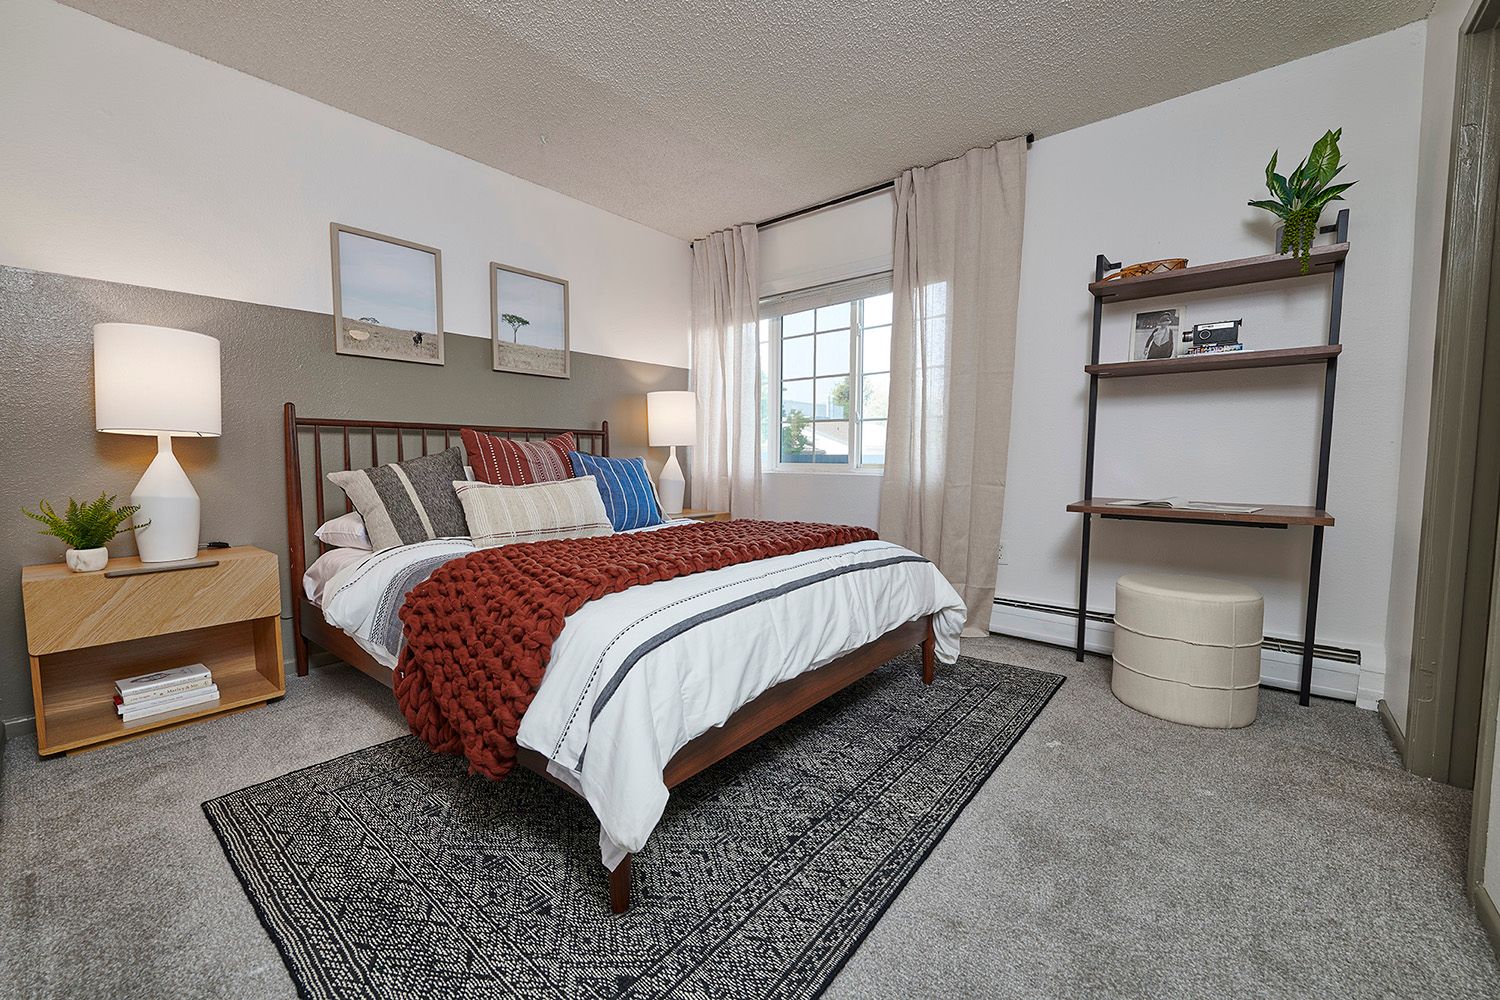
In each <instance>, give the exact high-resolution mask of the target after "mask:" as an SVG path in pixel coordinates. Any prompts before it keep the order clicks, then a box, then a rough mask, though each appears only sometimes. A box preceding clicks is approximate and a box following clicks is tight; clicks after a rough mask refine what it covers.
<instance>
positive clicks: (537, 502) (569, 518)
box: [453, 476, 614, 549]
mask: <svg viewBox="0 0 1500 1000" xmlns="http://www.w3.org/2000/svg"><path fill="white" fill-rule="evenodd" d="M453 489H454V490H455V491H457V493H458V502H459V503H461V504H463V507H464V519H465V520H466V521H468V522H469V535H470V537H472V538H473V539H474V544H475V545H476V546H478V547H479V548H481V549H488V548H494V547H495V546H497V545H510V544H511V543H512V542H541V541H546V540H547V539H549V538H591V537H593V536H594V535H612V534H614V528H612V527H611V526H610V523H609V514H607V513H606V512H605V510H604V500H603V498H601V497H600V496H599V487H598V485H597V484H596V483H595V482H594V477H593V476H580V477H578V478H576V479H560V480H556V481H554V482H545V483H529V484H527V485H525V486H497V485H495V484H494V483H469V482H455V483H454V484H453Z"/></svg>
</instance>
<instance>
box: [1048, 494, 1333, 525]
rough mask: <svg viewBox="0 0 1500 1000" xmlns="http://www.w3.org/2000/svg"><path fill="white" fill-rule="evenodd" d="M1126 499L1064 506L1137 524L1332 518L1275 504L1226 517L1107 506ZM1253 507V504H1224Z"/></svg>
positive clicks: (1204, 512)
mask: <svg viewBox="0 0 1500 1000" xmlns="http://www.w3.org/2000/svg"><path fill="white" fill-rule="evenodd" d="M1120 499H1131V498H1129V497H1094V498H1093V499H1091V500H1079V501H1078V502H1077V503H1070V504H1068V510H1069V511H1071V512H1073V513H1075V514H1099V515H1101V516H1108V517H1122V518H1131V519H1134V520H1139V521H1201V522H1203V523H1204V524H1272V525H1322V526H1324V527H1330V526H1331V525H1332V524H1333V515H1332V514H1330V513H1328V511H1326V510H1319V509H1318V508H1316V507H1288V506H1282V505H1277V504H1264V505H1261V508H1260V510H1258V511H1256V512H1255V513H1253V514H1226V513H1224V512H1222V511H1210V510H1181V509H1168V508H1164V507H1111V506H1109V504H1110V503H1111V502H1112V501H1114V500H1120ZM1224 502H1226V503H1241V504H1244V505H1245V506H1254V505H1255V504H1254V501H1250V500H1242V501H1224Z"/></svg>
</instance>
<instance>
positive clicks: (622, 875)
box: [609, 854, 630, 913]
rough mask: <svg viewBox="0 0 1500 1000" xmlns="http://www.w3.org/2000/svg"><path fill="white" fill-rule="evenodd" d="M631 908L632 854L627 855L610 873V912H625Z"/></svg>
mask: <svg viewBox="0 0 1500 1000" xmlns="http://www.w3.org/2000/svg"><path fill="white" fill-rule="evenodd" d="M628 909H630V855H629V854H627V855H625V860H624V861H621V862H620V864H619V866H618V867H616V868H615V870H614V871H612V872H610V873H609V912H611V913H624V912H625V911H626V910H628Z"/></svg>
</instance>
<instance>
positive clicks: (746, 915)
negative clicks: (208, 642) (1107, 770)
mask: <svg viewBox="0 0 1500 1000" xmlns="http://www.w3.org/2000/svg"><path fill="white" fill-rule="evenodd" d="M919 674H920V667H919V665H918V661H917V659H916V656H915V655H914V654H909V655H906V656H903V657H900V658H898V659H896V660H893V661H892V662H891V663H888V664H886V665H885V666H884V667H881V668H880V669H879V670H877V671H875V673H873V674H871V675H870V676H869V677H868V678H866V679H865V680H863V681H861V682H859V683H858V684H856V685H854V686H853V687H851V688H849V689H848V690H847V691H844V692H842V693H841V694H839V695H835V696H834V697H833V698H831V699H829V700H828V701H826V702H824V703H823V704H822V705H819V706H817V707H816V708H813V709H811V710H810V711H808V712H806V713H805V714H803V715H802V716H800V717H799V718H797V719H795V720H793V721H792V722H789V723H787V724H786V725H784V726H782V727H781V728H780V729H778V730H776V731H775V732H773V733H771V734H769V735H768V736H766V737H764V738H762V739H761V740H759V741H757V742H756V743H754V744H751V745H750V746H748V747H746V748H744V749H743V750H741V751H740V752H739V753H737V754H735V755H733V756H732V757H730V758H728V759H727V760H724V761H721V762H720V763H718V764H716V765H715V766H714V767H712V768H710V769H709V770H707V771H705V772H703V773H702V774H700V775H698V776H697V777H695V778H693V779H692V780H690V781H688V782H686V783H684V784H683V785H681V786H679V787H678V788H677V789H676V790H674V792H673V793H672V801H671V803H670V804H669V805H668V807H667V812H666V815H665V817H664V818H663V819H662V822H661V824H660V826H658V827H657V829H656V832H655V833H654V834H653V835H652V838H651V841H650V843H649V844H648V845H647V846H646V849H645V850H644V851H642V852H641V853H640V854H639V855H637V856H636V859H635V868H636V870H635V881H634V885H633V895H632V908H631V910H630V912H629V913H626V914H624V915H623V916H619V917H616V916H613V915H611V914H610V912H609V900H608V889H607V885H606V877H605V876H606V873H605V871H604V869H603V867H602V866H601V865H600V863H599V848H598V833H599V827H598V823H597V822H596V821H595V820H594V818H593V816H592V814H591V813H590V812H589V810H588V807H587V806H586V805H584V804H583V803H582V802H581V801H579V800H576V799H574V798H573V797H572V796H570V795H568V794H566V793H565V792H563V791H562V790H561V789H559V788H556V787H554V786H552V785H550V784H548V783H547V782H545V781H544V780H542V779H541V778H539V777H538V776H536V775H534V774H532V773H531V772H529V771H525V770H523V769H520V768H517V769H516V771H515V772H514V773H513V774H512V775H511V776H510V777H508V778H507V779H506V780H505V781H503V782H499V783H493V782H489V781H486V780H484V779H482V778H473V777H470V776H469V775H468V774H466V773H465V769H464V764H463V762H462V761H461V760H459V759H457V758H453V757H439V756H436V755H434V754H432V753H430V752H429V751H428V750H426V749H425V748H424V747H423V746H422V745H421V744H420V743H418V742H417V740H416V738H415V737H411V736H407V737H402V738H401V739H397V740H393V741H391V742H389V743H383V744H381V745H379V746H374V747H371V748H369V749H368V750H361V751H359V752H357V753H353V754H349V755H348V756H345V757H340V758H338V759H337V760H331V761H328V762H327V763H324V764H317V765H314V766H312V767H308V768H305V769H303V770H301V771H296V772H294V773H292V774H288V775H286V776H284V777H280V778H275V779H273V780H271V781H267V782H264V783H262V784H259V785H255V786H252V787H250V788H246V789H243V790H241V791H238V792H234V793H231V794H229V795H225V796H222V797H220V798H217V799H214V800H212V801H210V802H207V803H205V804H204V806H203V809H204V811H205V812H206V813H207V814H208V818H209V821H210V823H212V825H213V828H214V830H215V832H216V833H218V835H219V839H220V841H221V842H222V844H223V846H224V850H225V853H226V854H227V855H228V856H229V861H230V863H231V865H232V866H233V867H234V870H235V873H236V874H237V875H238V876H239V878H240V881H241V883H242V884H243V885H244V887H245V891H246V893H247V894H248V895H249V896H250V899H251V902H252V903H254V905H255V908H256V911H257V913H258V914H259V915H260V918H261V922H262V923H264V924H265V927H266V930H267V931H269V932H270V935H271V937H272V939H273V940H274V941H275V942H276V944H277V946H278V947H279V948H280V950H281V954H282V957H283V958H284V959H285V960H286V964H287V968H288V969H289V970H290V972H291V975H292V978H293V979H294V980H295V981H296V983H297V987H298V990H299V992H300V993H301V995H302V996H303V997H307V998H324V997H401V998H417V997H432V998H442V1000H454V998H476V1000H477V998H494V997H524V998H539V997H546V998H553V997H555V998H567V1000H581V998H594V997H632V998H642V1000H645V998H657V997H703V998H713V1000H724V998H734V997H798V998H801V997H813V996H816V995H817V994H818V993H819V992H821V991H822V989H823V987H824V986H826V985H827V983H828V982H829V980H831V979H832V978H833V976H834V974H835V973H836V972H837V971H838V969H839V967H840V966H841V965H843V963H844V962H845V961H846V960H847V959H848V957H849V956H850V955H851V954H853V952H854V950H855V948H857V947H858V946H859V942H860V941H861V940H862V939H863V937H864V935H865V934H866V933H867V932H868V931H869V929H870V928H871V927H872V926H873V925H874V923H875V921H876V920H878V919H879V917H880V915H881V913H883V912H884V911H885V908H886V907H887V906H888V905H889V904H890V902H891V900H892V899H894V898H895V896H896V894H897V893H898V892H899V891H900V890H901V887H902V886H903V885H905V884H906V881H907V880H908V879H909V878H910V877H911V875H912V873H913V872H914V871H915V870H916V868H917V866H918V865H920V864H921V863H922V860H923V859H924V858H925V857H926V856H927V854H928V852H929V851H931V850H932V848H933V846H934V845H935V844H936V843H937V842H938V840H939V839H941V838H942V836H943V834H944V832H945V831H946V830H947V829H948V827H949V825H950V824H951V823H952V822H953V820H954V818H955V817H956V816H957V815H958V813H959V811H960V810H961V809H962V808H963V807H964V805H965V803H967V802H968V801H969V799H970V798H971V797H972V796H973V795H974V793H975V792H976V791H978V790H979V787H980V786H981V785H982V784H984V781H985V779H986V778H987V777H989V775H990V773H991V772H992V771H994V769H995V768H996V766H997V765H999V763H1000V761H1001V760H1002V759H1004V757H1005V755H1006V753H1007V752H1008V751H1009V750H1010V748H1011V747H1012V746H1013V745H1014V744H1015V742H1016V740H1017V739H1019V738H1020V736H1021V734H1022V733H1024V732H1025V730H1026V727H1027V726H1028V725H1030V724H1031V721H1032V720H1033V719H1034V718H1036V716H1037V715H1038V714H1039V713H1040V712H1041V710H1042V708H1043V707H1044V706H1045V705H1046V703H1047V700H1048V699H1049V698H1051V696H1052V694H1053V692H1055V691H1056V690H1057V688H1058V687H1059V685H1061V684H1062V681H1063V678H1062V677H1059V676H1057V675H1055V674H1047V673H1040V672H1038V671H1034V670H1026V669H1023V668H1021V667H1013V666H1005V665H1002V664H996V663H986V662H983V661H979V660H972V659H969V658H968V657H963V658H961V659H960V660H959V662H958V663H957V664H955V665H954V666H951V667H943V666H940V667H939V668H938V675H937V682H936V683H935V684H933V685H932V686H931V687H924V686H923V685H922V683H921V680H920V677H919Z"/></svg>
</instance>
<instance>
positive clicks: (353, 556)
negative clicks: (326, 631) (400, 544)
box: [302, 549, 370, 607]
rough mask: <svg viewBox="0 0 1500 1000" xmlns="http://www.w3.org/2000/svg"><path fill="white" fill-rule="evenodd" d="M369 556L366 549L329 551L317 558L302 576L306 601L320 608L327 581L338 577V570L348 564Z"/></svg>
mask: <svg viewBox="0 0 1500 1000" xmlns="http://www.w3.org/2000/svg"><path fill="white" fill-rule="evenodd" d="M369 554H370V553H369V551H368V550H366V549H329V550H328V551H327V552H325V553H323V554H322V555H320V556H318V558H316V559H314V560H313V564H312V565H311V566H309V567H307V572H306V573H304V574H302V589H303V591H304V592H305V593H306V594H307V599H308V600H309V601H312V602H313V603H314V604H316V605H318V606H319V607H321V606H322V605H323V590H324V588H326V587H327V586H328V583H329V581H330V580H332V579H333V578H334V577H335V576H338V574H339V570H341V569H343V568H344V567H345V566H348V565H349V564H350V563H357V562H359V561H360V560H362V559H364V558H365V557H366V556H368V555H369Z"/></svg>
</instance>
